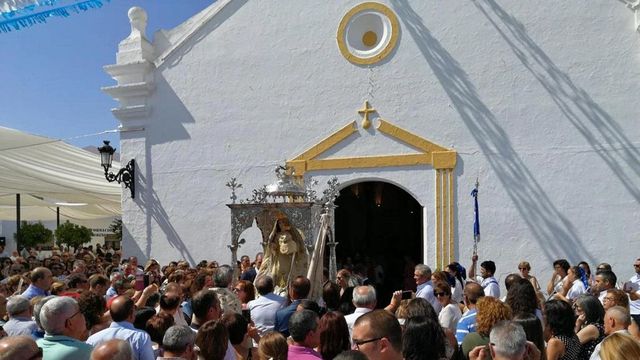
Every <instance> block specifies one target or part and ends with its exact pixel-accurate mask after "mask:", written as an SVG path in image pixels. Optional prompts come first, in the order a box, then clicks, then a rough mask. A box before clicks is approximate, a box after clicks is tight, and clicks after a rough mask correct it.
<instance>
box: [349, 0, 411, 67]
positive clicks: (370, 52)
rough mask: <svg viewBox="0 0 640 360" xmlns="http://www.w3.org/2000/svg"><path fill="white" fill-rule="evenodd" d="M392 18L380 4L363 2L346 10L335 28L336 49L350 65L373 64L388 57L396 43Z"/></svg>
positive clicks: (395, 21) (396, 28)
mask: <svg viewBox="0 0 640 360" xmlns="http://www.w3.org/2000/svg"><path fill="white" fill-rule="evenodd" d="M399 32H400V25H399V23H398V17H397V16H396V14H395V13H394V12H393V11H392V10H391V9H389V8H388V7H386V6H385V5H383V4H380V3H377V2H366V3H362V4H359V5H357V6H356V7H354V8H353V9H351V10H349V11H348V12H347V13H346V14H345V15H344V17H343V18H342V21H340V26H339V27H338V48H340V52H341V53H342V56H344V57H345V58H346V59H347V60H349V61H350V62H352V63H354V64H359V65H370V64H375V63H377V62H379V61H381V60H383V59H385V58H386V57H387V56H389V55H390V54H391V52H392V51H393V50H394V49H395V47H396V45H397V43H398V35H399Z"/></svg>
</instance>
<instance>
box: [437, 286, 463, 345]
mask: <svg viewBox="0 0 640 360" xmlns="http://www.w3.org/2000/svg"><path fill="white" fill-rule="evenodd" d="M433 295H435V297H436V298H437V299H438V302H440V305H442V310H440V313H439V314H438V321H439V322H440V326H442V327H443V328H445V329H449V330H451V331H453V332H454V333H455V331H456V327H457V326H458V321H459V320H460V318H461V317H462V312H461V311H460V307H459V306H458V304H457V303H456V302H455V301H453V299H451V286H449V284H447V283H445V282H437V283H435V284H433Z"/></svg>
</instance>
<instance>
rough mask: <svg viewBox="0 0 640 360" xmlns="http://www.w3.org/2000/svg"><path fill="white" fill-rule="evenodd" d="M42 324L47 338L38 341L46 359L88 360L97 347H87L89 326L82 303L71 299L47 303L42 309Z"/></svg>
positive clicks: (63, 297)
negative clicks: (81, 307)
mask: <svg viewBox="0 0 640 360" xmlns="http://www.w3.org/2000/svg"><path fill="white" fill-rule="evenodd" d="M40 324H41V325H42V328H43V329H44V332H45V334H44V338H42V339H38V341H37V343H38V346H39V347H41V348H42V351H43V353H44V358H45V359H47V360H49V359H53V360H56V359H60V360H62V359H71V358H78V359H88V358H89V356H90V355H91V350H93V346H91V345H89V344H86V343H85V342H84V340H86V339H87V335H88V332H87V323H86V322H85V318H84V315H83V314H82V312H81V311H80V306H78V302H77V301H76V300H75V299H73V298H71V297H67V296H60V297H56V298H54V299H51V300H49V301H47V302H46V303H45V304H44V305H42V309H40Z"/></svg>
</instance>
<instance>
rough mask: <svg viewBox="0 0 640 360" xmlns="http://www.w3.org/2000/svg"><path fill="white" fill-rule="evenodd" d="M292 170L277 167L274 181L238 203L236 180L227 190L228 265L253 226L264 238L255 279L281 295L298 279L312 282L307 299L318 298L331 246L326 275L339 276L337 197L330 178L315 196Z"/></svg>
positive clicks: (335, 184) (311, 187) (311, 185)
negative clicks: (266, 278)
mask: <svg viewBox="0 0 640 360" xmlns="http://www.w3.org/2000/svg"><path fill="white" fill-rule="evenodd" d="M294 175H295V174H293V173H292V172H291V171H290V169H288V168H286V167H284V166H279V167H277V168H276V177H277V180H276V181H275V182H274V183H272V184H270V185H266V186H262V187H260V188H258V189H254V190H253V191H252V196H251V197H250V198H247V199H245V200H240V201H239V202H238V201H237V199H238V197H237V194H236V190H238V189H240V188H242V185H241V184H239V183H237V181H236V178H232V179H231V180H230V181H229V182H228V183H227V184H226V186H227V187H228V188H230V189H231V197H230V199H231V204H227V206H228V207H229V209H231V243H230V244H229V245H227V247H228V248H229V250H230V251H231V263H232V264H236V263H237V260H238V249H239V248H240V247H241V246H242V245H243V244H244V243H245V242H246V240H245V239H242V238H240V236H241V234H242V233H243V232H244V231H245V230H246V229H248V228H250V227H251V226H252V225H253V222H254V221H255V222H256V225H257V227H258V229H259V230H260V233H261V235H262V243H261V245H262V248H263V250H264V254H265V256H264V260H263V263H262V266H261V267H260V269H259V270H258V275H257V277H256V279H258V278H259V277H260V276H263V275H270V276H272V277H273V278H274V283H275V286H276V292H278V293H280V294H282V293H285V292H286V290H287V286H288V284H289V283H290V282H291V281H292V280H293V279H294V278H295V277H296V276H298V275H304V276H306V277H308V278H309V279H310V280H311V284H312V289H311V294H310V296H309V297H310V298H312V299H315V298H319V297H320V296H321V294H322V271H323V268H324V253H325V247H326V246H329V274H330V278H331V279H332V280H335V279H333V278H334V277H335V274H336V272H337V269H336V252H335V247H336V245H337V244H338V243H337V242H335V240H334V233H333V219H334V210H335V207H336V206H335V199H336V197H337V196H338V193H339V189H338V188H339V185H340V184H339V183H338V179H337V178H335V177H333V178H331V179H330V180H329V181H328V182H327V188H326V189H325V190H324V191H323V193H322V196H321V197H318V196H317V192H316V191H315V190H314V187H315V186H316V185H317V181H315V180H310V181H309V182H308V184H307V185H305V183H304V179H302V180H301V181H302V184H300V183H299V182H297V179H296V178H295V177H294Z"/></svg>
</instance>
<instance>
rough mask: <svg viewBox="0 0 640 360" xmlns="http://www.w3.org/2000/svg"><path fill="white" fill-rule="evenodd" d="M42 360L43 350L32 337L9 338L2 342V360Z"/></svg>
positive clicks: (0, 341)
mask: <svg viewBox="0 0 640 360" xmlns="http://www.w3.org/2000/svg"><path fill="white" fill-rule="evenodd" d="M5 359H6V360H42V349H41V348H39V347H38V345H37V344H36V342H35V341H33V338H31V336H26V335H21V336H9V337H6V338H3V339H1V340H0V360H5Z"/></svg>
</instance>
